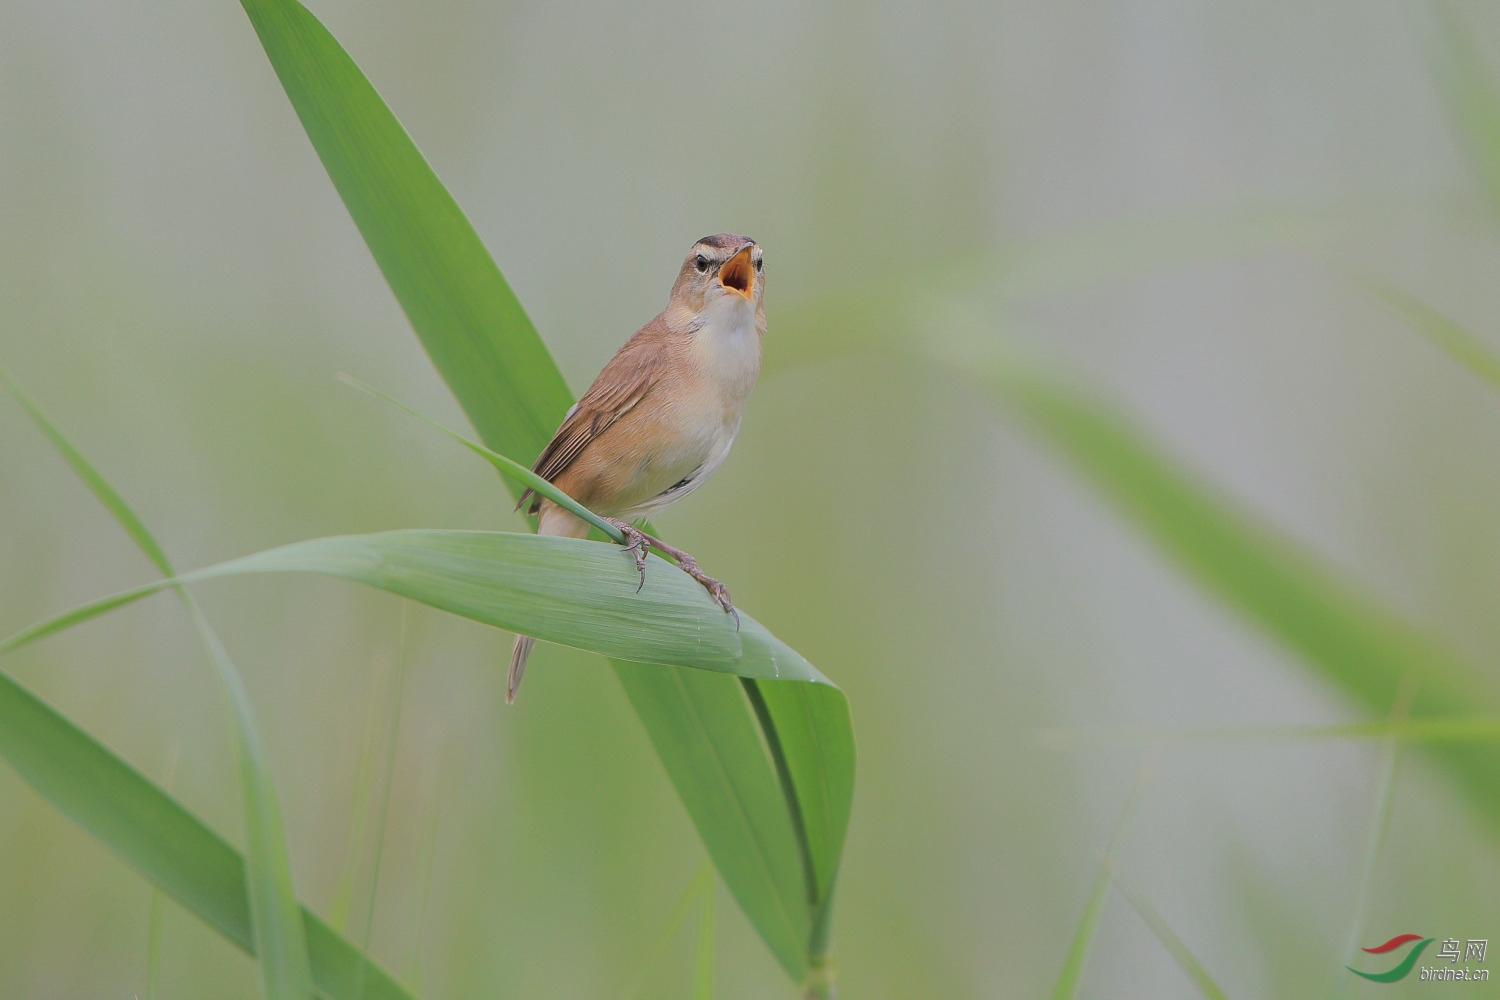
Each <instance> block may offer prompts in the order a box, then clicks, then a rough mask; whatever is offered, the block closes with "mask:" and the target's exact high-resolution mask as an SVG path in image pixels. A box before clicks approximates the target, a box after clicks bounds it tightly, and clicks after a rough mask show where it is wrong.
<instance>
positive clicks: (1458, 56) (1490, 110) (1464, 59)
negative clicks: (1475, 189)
mask: <svg viewBox="0 0 1500 1000" xmlns="http://www.w3.org/2000/svg"><path fill="white" fill-rule="evenodd" d="M1432 8H1433V13H1434V15H1435V16H1436V19H1437V26H1438V32H1437V36H1438V51H1437V52H1436V54H1435V60H1434V61H1435V63H1436V70H1437V77H1438V82H1439V85H1440V89H1441V90H1442V92H1443V96H1444V98H1446V99H1447V102H1448V111H1449V113H1450V115H1451V116H1452V118H1453V123H1454V125H1456V126H1457V127H1458V131H1459V135H1460V138H1462V139H1463V141H1464V145H1465V146H1466V147H1467V148H1468V152H1469V156H1470V158H1471V159H1472V161H1473V164H1474V169H1475V172H1476V173H1477V174H1478V179H1479V183H1480V184H1481V185H1482V186H1483V188H1484V193H1485V196H1486V197H1487V198H1488V199H1489V203H1490V211H1491V212H1492V213H1493V218H1494V220H1495V221H1497V222H1500V88H1497V87H1496V85H1495V76H1494V73H1493V71H1492V70H1491V68H1490V67H1489V66H1488V65H1487V64H1486V61H1485V58H1484V53H1483V52H1481V51H1480V49H1479V46H1478V45H1477V44H1475V42H1474V39H1473V37H1472V36H1471V33H1470V29H1469V28H1467V27H1465V26H1464V25H1463V24H1461V23H1460V22H1459V18H1458V15H1457V14H1455V13H1454V12H1453V10H1452V9H1451V7H1450V6H1449V4H1447V3H1446V2H1444V0H1433V4H1432Z"/></svg>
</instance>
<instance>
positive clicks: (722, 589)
mask: <svg viewBox="0 0 1500 1000" xmlns="http://www.w3.org/2000/svg"><path fill="white" fill-rule="evenodd" d="M645 537H646V540H647V541H648V542H649V543H650V544H651V547H652V548H654V549H659V550H660V551H661V552H662V554H663V555H666V556H668V557H670V558H671V560H672V561H673V562H675V563H676V564H677V568H678V569H680V570H682V571H683V572H684V573H686V574H687V575H688V576H690V577H692V578H693V579H694V580H697V581H698V582H699V583H700V584H702V585H703V589H704V590H706V591H708V596H709V597H712V598H713V599H714V600H715V601H716V602H717V603H718V605H719V607H721V608H723V609H724V613H725V614H728V615H733V616H734V628H735V631H739V627H740V613H739V612H738V611H736V610H734V602H732V601H731V600H730V599H729V588H728V587H726V586H724V585H723V584H722V583H720V582H719V581H718V580H715V579H714V578H713V577H711V576H709V575H708V574H707V573H705V572H703V570H701V569H699V568H698V560H696V559H694V558H693V557H692V556H690V555H688V554H687V553H686V552H684V551H683V550H682V549H679V548H677V547H676V546H675V545H668V544H667V543H666V542H664V541H662V540H661V539H660V538H653V537H652V536H650V535H646V536H645Z"/></svg>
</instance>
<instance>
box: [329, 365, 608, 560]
mask: <svg viewBox="0 0 1500 1000" xmlns="http://www.w3.org/2000/svg"><path fill="white" fill-rule="evenodd" d="M339 381H340V382H343V383H344V384H345V385H350V386H353V387H354V388H356V389H358V390H359V391H360V392H366V393H369V394H370V395H371V396H374V397H375V398H376V399H380V400H384V401H385V402H387V403H390V404H391V405H392V406H394V407H396V408H397V409H399V410H402V411H403V412H405V413H407V414H409V415H411V416H413V417H416V418H417V419H418V420H420V421H422V422H423V423H425V424H429V425H431V426H433V427H436V428H437V429H438V430H440V431H442V432H443V433H444V434H446V435H448V436H449V437H450V438H452V439H453V440H455V441H457V442H458V443H459V444H461V445H463V446H464V447H465V448H467V449H469V450H470V451H472V452H473V453H474V454H476V455H478V456H479V457H480V458H482V459H484V460H485V461H486V462H489V463H490V464H491V465H493V466H494V467H495V468H496V469H498V470H499V471H500V472H503V473H505V474H506V475H509V476H512V477H514V478H515V479H516V480H518V481H519V482H520V483H521V485H522V486H524V487H526V488H527V489H529V490H531V491H532V492H534V493H536V494H537V495H539V496H544V497H546V498H547V499H548V500H551V501H552V502H553V503H555V504H557V505H558V506H559V507H562V508H563V509H564V510H566V511H568V512H570V513H572V514H576V515H577V516H578V517H581V518H583V520H585V521H587V522H588V523H589V524H591V525H593V526H594V527H595V528H598V529H599V530H600V531H602V532H603V533H604V535H605V537H607V538H609V539H610V540H611V541H615V542H618V543H620V544H622V545H623V544H624V543H625V533H624V532H622V531H621V530H620V529H619V528H617V527H615V526H614V525H613V524H610V523H609V522H608V521H606V520H605V519H604V518H602V517H600V516H599V515H598V514H595V513H594V512H593V511H591V510H589V509H588V508H587V507H585V506H584V505H583V504H581V503H579V502H578V501H577V500H574V499H573V498H572V497H570V496H568V495H567V494H566V493H564V492H563V491H562V490H560V489H558V488H557V487H556V486H554V485H552V484H551V483H549V482H547V480H545V479H543V478H542V477H541V476H539V475H537V474H536V473H535V472H532V471H531V470H530V469H528V468H527V467H526V466H524V465H522V464H521V463H520V462H517V461H516V460H515V459H511V458H506V457H505V456H504V455H501V454H500V453H498V452H494V451H491V450H490V449H488V448H486V447H485V446H484V445H482V444H480V443H479V442H477V441H470V440H469V439H468V438H466V437H464V436H463V435H462V434H460V433H458V431H455V430H451V429H449V428H447V427H444V426H443V425H442V424H440V423H438V422H437V421H436V420H433V419H432V418H431V417H428V416H424V415H423V414H421V413H418V412H417V411H416V410H414V409H412V408H411V407H410V406H407V405H406V404H405V403H403V402H401V401H400V400H399V399H396V398H395V397H394V396H387V395H386V394H385V393H383V392H381V391H380V390H379V389H376V388H374V387H373V386H369V385H366V384H365V383H363V382H361V381H360V380H359V379H357V378H355V377H354V376H352V375H344V374H340V375H339Z"/></svg>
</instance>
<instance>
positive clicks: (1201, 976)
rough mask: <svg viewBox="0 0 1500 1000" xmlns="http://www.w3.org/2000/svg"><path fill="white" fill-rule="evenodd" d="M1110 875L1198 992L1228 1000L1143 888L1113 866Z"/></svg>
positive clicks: (1210, 999)
mask: <svg viewBox="0 0 1500 1000" xmlns="http://www.w3.org/2000/svg"><path fill="white" fill-rule="evenodd" d="M1109 874H1110V878H1112V879H1113V880H1114V883H1115V888H1116V889H1119V890H1120V895H1122V896H1124V897H1125V900H1126V902H1128V903H1129V904H1130V906H1131V908H1132V909H1134V910H1135V912H1136V913H1137V914H1139V915H1140V918H1141V919H1142V920H1144V921H1145V922H1146V926H1147V927H1149V928H1151V933H1152V934H1155V935H1156V940H1158V941H1160V942H1161V944H1162V947H1163V948H1165V949H1167V953H1168V954H1169V955H1171V956H1172V960H1173V961H1175V962H1176V963H1177V967H1178V968H1179V969H1181V970H1182V971H1183V972H1184V973H1185V974H1186V975H1187V977H1188V978H1189V979H1191V980H1192V981H1193V985H1194V986H1196V987H1198V992H1199V993H1202V994H1203V996H1204V997H1205V998H1206V1000H1227V998H1226V997H1225V995H1224V991H1223V990H1221V989H1220V988H1219V984H1218V983H1216V982H1214V978H1213V976H1210V975H1209V974H1208V970H1207V969H1205V968H1204V967H1203V963H1202V962H1200V961H1198V959H1197V958H1196V957H1194V955H1193V953H1192V952H1191V951H1190V950H1189V949H1188V946H1187V945H1186V944H1184V943H1183V941H1182V938H1180V937H1178V936H1177V933H1176V932H1175V931H1174V930H1172V928H1171V926H1170V925H1169V924H1168V923H1167V922H1166V921H1165V920H1163V919H1162V916H1161V914H1160V913H1157V912H1156V907H1154V906H1152V905H1151V902H1150V901H1149V900H1148V899H1146V897H1145V896H1144V895H1142V894H1141V892H1140V890H1138V889H1136V888H1135V886H1133V885H1131V884H1130V883H1128V882H1126V881H1125V880H1124V879H1122V878H1120V875H1119V873H1118V872H1116V871H1115V870H1114V868H1113V867H1111V868H1110V873H1109Z"/></svg>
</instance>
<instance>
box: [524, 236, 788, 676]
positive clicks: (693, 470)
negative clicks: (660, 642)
mask: <svg viewBox="0 0 1500 1000" xmlns="http://www.w3.org/2000/svg"><path fill="white" fill-rule="evenodd" d="M763 272H764V264H763V262H762V260H761V249H760V247H759V246H758V245H757V244H756V242H755V241H754V240H752V239H750V238H749V237H746V236H736V235H734V234H732V233H720V234H719V235H717V236H705V237H704V238H703V239H701V240H699V241H698V242H697V243H695V244H694V245H693V249H692V250H691V251H689V253H688V255H687V258H686V259H685V260H683V262H682V268H681V270H679V271H678V272H677V280H676V281H675V282H674V283H673V284H672V295H671V298H670V299H669V300H668V302H667V307H666V308H665V309H663V310H662V311H661V312H660V313H659V314H657V316H656V318H655V319H653V320H651V322H649V323H647V324H646V325H645V326H643V327H641V328H640V329H639V330H638V331H636V333H635V336H633V337H631V338H630V339H629V340H627V341H626V342H625V346H624V347H622V348H620V350H619V352H618V353H617V354H615V356H614V357H613V358H612V359H611V360H610V362H609V364H607V365H605V366H604V370H603V371H601V372H600V373H599V377H598V378H596V379H594V384H593V385H591V386H589V388H588V391H587V392H585V393H584V394H583V398H582V399H580V400H579V401H578V402H577V403H574V404H573V406H572V408H571V409H569V410H568V412H567V414H566V415H565V416H564V417H563V422H562V426H561V427H559V428H558V429H557V433H555V434H553V435H552V440H551V441H550V442H548V444H547V447H546V448H544V449H542V454H541V456H540V457H539V458H538V459H537V460H536V464H535V465H534V466H532V471H533V472H535V473H536V474H537V475H539V476H541V477H542V478H543V479H545V480H547V481H548V482H551V483H555V484H556V485H557V487H558V488H559V489H561V490H562V491H563V492H564V493H566V494H568V496H570V497H572V498H573V499H575V500H577V501H578V502H579V503H581V504H583V505H584V506H585V507H587V508H589V509H590V510H592V511H594V512H595V513H597V514H600V515H602V516H603V517H605V518H607V519H608V520H609V521H610V522H611V523H612V524H614V525H615V526H616V527H618V528H619V529H620V530H621V531H622V532H623V533H624V534H625V536H626V542H627V544H626V549H627V550H629V551H631V552H632V554H633V555H634V556H635V561H636V568H637V570H638V571H639V572H640V573H641V579H642V581H644V580H645V566H646V551H647V550H648V549H657V550H659V551H660V552H661V553H662V554H663V555H666V556H668V557H669V558H671V559H672V560H673V561H674V562H676V563H677V565H678V566H679V567H680V568H681V569H682V570H683V571H684V572H686V573H687V574H688V575H690V576H691V577H692V578H693V579H695V580H697V581H698V582H699V583H701V584H702V585H703V586H704V588H706V589H707V590H708V592H709V594H710V596H712V597H713V599H714V600H716V601H717V602H718V603H719V606H720V607H722V608H723V609H724V610H725V612H727V613H729V614H734V615H735V621H736V623H738V621H739V616H738V615H737V614H735V611H734V605H733V604H732V603H731V602H730V600H729V591H728V590H726V589H725V587H724V585H723V584H722V583H720V582H719V581H718V580H715V579H714V578H713V577H711V576H709V575H707V574H706V573H704V572H703V571H702V570H700V569H699V568H698V563H697V562H696V561H695V560H694V559H693V557H692V556H690V555H688V554H687V553H686V552H684V551H682V550H681V549H677V548H673V547H672V546H670V545H668V544H666V543H665V542H663V541H661V540H660V539H657V538H653V537H651V536H650V535H647V534H645V533H644V532H642V531H640V530H639V529H637V528H636V527H634V525H632V524H631V522H632V521H635V520H637V519H640V518H644V517H646V516H647V515H648V514H651V513H653V512H655V511H658V510H661V509H662V508H663V507H666V506H667V505H668V504H671V503H674V502H675V501H677V500H680V499H682V498H683V497H685V496H687V495H688V494H689V493H691V492H692V491H693V490H695V489H697V488H698V487H699V486H702V485H703V483H704V481H705V480H706V479H708V477H709V476H711V475H713V473H714V471H715V470H716V469H718V467H719V466H720V465H722V464H723V463H724V459H725V457H726V456H728V454H729V446H730V445H732V444H734V436H735V435H736V434H737V433H739V429H740V418H741V416H743V415H744V412H745V400H746V399H748V398H749V396H750V390H751V388H753V387H754V385H755V377H756V376H757V375H759V374H760V342H761V337H763V336H764V335H765V332H766V314H765V310H764V308H763V307H762V297H763V293H764V291H765V282H764V273H763ZM528 503H529V506H528V507H527V510H528V511H529V512H530V513H532V514H538V515H539V520H538V522H537V533H538V534H542V535H565V536H567V537H570V538H582V537H584V536H585V535H586V534H588V529H589V526H588V523H587V522H586V521H584V520H582V519H581V518H578V517H576V516H574V515H573V514H570V513H569V512H568V511H566V510H563V509H562V508H561V507H559V506H557V505H556V504H555V503H553V502H552V501H551V500H547V499H545V498H542V497H538V496H536V495H535V494H533V493H532V492H531V491H530V490H527V491H526V492H525V493H523V494H522V495H521V500H520V502H519V503H517V504H516V508H517V509H518V510H519V509H520V508H521V507H522V506H525V505H527V504H528ZM535 643H536V640H535V639H533V638H531V637H530V636H524V635H518V636H516V642H515V645H514V646H513V647H512V648H511V654H510V675H509V677H508V678H507V682H506V690H505V701H506V703H507V704H509V703H511V702H513V701H515V698H516V689H517V688H518V687H520V685H521V675H522V673H523V672H524V671H525V670H526V658H527V657H528V656H529V655H531V647H532V646H533V645H535Z"/></svg>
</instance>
